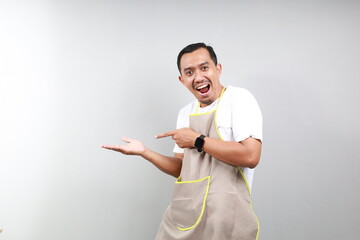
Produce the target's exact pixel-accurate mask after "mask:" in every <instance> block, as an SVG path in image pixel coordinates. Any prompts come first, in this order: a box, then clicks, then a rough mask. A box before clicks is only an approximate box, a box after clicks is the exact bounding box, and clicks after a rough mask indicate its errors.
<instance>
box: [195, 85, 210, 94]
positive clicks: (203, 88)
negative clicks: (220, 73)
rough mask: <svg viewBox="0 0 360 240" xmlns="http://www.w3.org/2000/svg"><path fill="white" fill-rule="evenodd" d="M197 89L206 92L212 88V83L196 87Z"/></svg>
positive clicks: (202, 92)
mask: <svg viewBox="0 0 360 240" xmlns="http://www.w3.org/2000/svg"><path fill="white" fill-rule="evenodd" d="M196 90H197V91H198V92H200V93H201V94H206V93H207V92H208V91H209V90H210V84H204V85H200V86H198V87H196Z"/></svg>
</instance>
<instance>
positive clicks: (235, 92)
mask: <svg viewBox="0 0 360 240" xmlns="http://www.w3.org/2000/svg"><path fill="white" fill-rule="evenodd" d="M226 92H227V94H226V95H228V96H229V97H230V98H232V99H234V98H235V99H243V98H254V96H253V94H252V93H251V92H250V91H249V90H247V89H245V88H240V87H233V86H228V87H227V88H226ZM226 92H225V93H226ZM224 97H225V95H224Z"/></svg>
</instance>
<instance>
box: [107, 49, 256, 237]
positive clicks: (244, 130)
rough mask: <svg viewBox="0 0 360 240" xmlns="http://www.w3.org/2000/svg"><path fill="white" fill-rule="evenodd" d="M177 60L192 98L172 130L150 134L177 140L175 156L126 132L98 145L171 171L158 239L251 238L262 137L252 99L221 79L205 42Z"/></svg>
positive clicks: (184, 53) (214, 59) (219, 71)
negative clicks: (254, 181) (116, 140)
mask: <svg viewBox="0 0 360 240" xmlns="http://www.w3.org/2000/svg"><path fill="white" fill-rule="evenodd" d="M177 64H178V69H179V72H180V76H179V80H180V82H181V83H182V84H183V85H184V86H185V87H186V88H188V89H189V91H190V92H191V93H192V94H193V95H194V96H195V98H196V100H195V101H193V102H191V103H190V104H188V105H187V106H185V107H184V108H183V109H181V110H180V112H179V115H178V120H177V129H176V130H173V131H169V132H165V133H162V134H159V135H156V136H155V138H163V137H172V139H174V140H175V143H176V144H175V148H174V156H173V157H168V156H163V155H161V154H159V153H156V152H154V151H152V150H150V149H148V148H146V147H145V146H144V145H143V144H142V143H141V142H140V141H138V140H135V139H130V138H123V140H124V141H125V142H126V143H128V144H126V145H115V146H109V145H105V146H103V147H104V148H106V149H110V150H115V151H119V152H121V153H123V154H128V155H139V156H142V157H143V158H145V159H147V160H148V161H150V162H151V163H152V164H154V165H155V166H156V167H158V168H159V169H160V170H161V171H163V172H165V173H167V174H169V175H172V176H174V177H176V178H177V180H176V182H175V184H174V191H173V197H172V201H171V204H170V205H169V207H168V208H167V210H166V212H165V214H164V217H163V221H162V223H161V225H160V228H159V230H158V233H157V236H156V239H166V240H170V239H194V240H201V239H204V240H209V239H214V240H226V239H233V240H235V239H236V240H238V239H241V240H250V239H251V240H254V239H257V238H258V232H259V226H258V221H257V217H256V216H255V214H254V212H253V211H252V205H251V201H250V190H251V183H252V178H253V168H255V167H256V165H257V164H258V163H259V160H260V153H261V144H262V143H261V139H262V115H261V111H260V109H259V107H258V104H257V102H256V100H255V98H254V97H253V96H252V94H251V93H249V92H248V91H247V90H245V89H242V88H235V87H231V86H229V87H227V88H224V86H222V85H221V83H220V81H219V78H220V76H221V72H222V66H221V64H218V63H217V58H216V54H215V52H214V50H213V48H212V47H211V46H207V45H205V44H204V43H195V44H191V45H189V46H187V47H185V48H184V49H183V50H182V51H181V52H180V53H179V55H178V61H177Z"/></svg>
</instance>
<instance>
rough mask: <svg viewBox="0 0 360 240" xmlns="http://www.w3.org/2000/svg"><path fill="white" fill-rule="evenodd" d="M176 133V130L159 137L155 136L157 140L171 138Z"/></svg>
mask: <svg viewBox="0 0 360 240" xmlns="http://www.w3.org/2000/svg"><path fill="white" fill-rule="evenodd" d="M175 132H176V130H173V131H169V132H164V133H160V134H158V135H155V138H156V139H158V138H164V137H170V136H173V135H174V134H175Z"/></svg>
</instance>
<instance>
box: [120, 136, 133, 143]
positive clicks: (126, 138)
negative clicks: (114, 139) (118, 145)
mask: <svg viewBox="0 0 360 240" xmlns="http://www.w3.org/2000/svg"><path fill="white" fill-rule="evenodd" d="M122 140H123V141H124V142H126V143H130V142H131V141H132V139H131V138H128V137H122Z"/></svg>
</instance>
